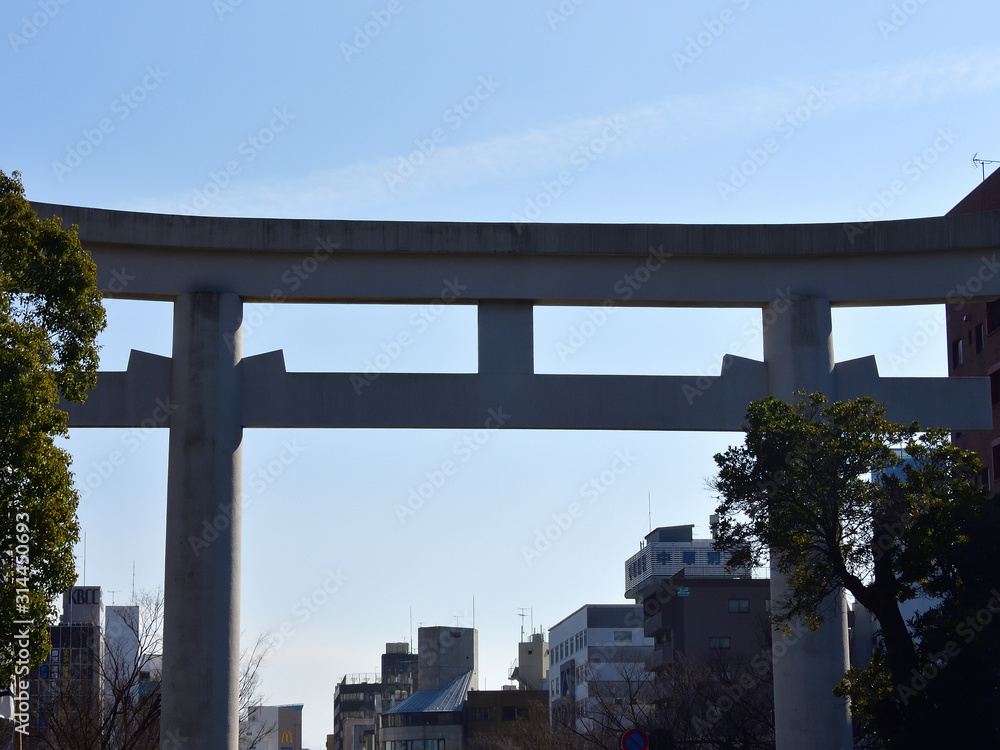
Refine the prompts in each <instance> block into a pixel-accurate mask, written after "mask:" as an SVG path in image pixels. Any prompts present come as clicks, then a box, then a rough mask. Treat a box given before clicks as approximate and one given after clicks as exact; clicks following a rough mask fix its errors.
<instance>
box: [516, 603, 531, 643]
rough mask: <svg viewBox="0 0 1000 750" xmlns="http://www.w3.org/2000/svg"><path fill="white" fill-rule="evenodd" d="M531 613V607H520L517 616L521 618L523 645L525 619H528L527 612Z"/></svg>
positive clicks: (522, 639) (522, 641) (522, 640)
mask: <svg viewBox="0 0 1000 750" xmlns="http://www.w3.org/2000/svg"><path fill="white" fill-rule="evenodd" d="M529 611H530V608H529V607H518V608H517V616H518V617H520V618H521V643H524V618H525V617H527V616H528V615H527V612H529Z"/></svg>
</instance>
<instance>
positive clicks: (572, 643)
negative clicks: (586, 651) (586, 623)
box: [549, 630, 587, 665]
mask: <svg viewBox="0 0 1000 750" xmlns="http://www.w3.org/2000/svg"><path fill="white" fill-rule="evenodd" d="M586 647H587V631H586V630H581V631H580V632H579V633H576V634H575V635H573V636H571V637H569V638H567V639H566V640H564V641H563V642H562V643H560V644H559V645H557V646H552V647H551V648H550V649H549V665H552V664H558V663H559V662H561V661H562V660H563V659H568V658H569V656H570V654H575V653H576V652H577V651H579V650H580V649H581V648H586Z"/></svg>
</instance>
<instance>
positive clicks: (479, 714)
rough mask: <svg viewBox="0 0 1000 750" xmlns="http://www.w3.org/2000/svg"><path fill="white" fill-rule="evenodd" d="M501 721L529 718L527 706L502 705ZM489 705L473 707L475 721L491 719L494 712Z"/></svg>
mask: <svg viewBox="0 0 1000 750" xmlns="http://www.w3.org/2000/svg"><path fill="white" fill-rule="evenodd" d="M499 708H500V721H515V720H518V719H527V718H528V707H527V706H500V707H499ZM493 710H494V709H493V708H490V707H489V706H479V707H477V708H474V709H472V720H473V721H489V720H490V718H491V715H492V713H493Z"/></svg>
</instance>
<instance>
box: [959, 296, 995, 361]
mask: <svg viewBox="0 0 1000 750" xmlns="http://www.w3.org/2000/svg"><path fill="white" fill-rule="evenodd" d="M998 302H1000V300H998ZM998 302H994V303H992V305H994V306H996V305H997V304H998ZM995 314H996V313H991V314H989V315H988V316H987V321H993V322H994V323H996V322H997V321H996V320H995V318H994V315H995ZM995 328H996V325H993V326H991V328H990V331H991V332H992V331H993V330H995ZM973 344H975V347H976V354H979V353H980V352H981V351H982V350H983V348H984V347H985V346H986V331H985V329H984V328H983V324H982V323H980V324H979V325H977V326H976V327H975V328H974V329H973V330H971V331H969V346H972V345H973ZM964 362H965V341H964V339H960V338H958V339H955V340H954V341H952V342H951V369H953V370H954V369H955V368H956V367H960V366H961V365H962V364H963V363H964Z"/></svg>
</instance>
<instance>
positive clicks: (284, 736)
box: [281, 729, 295, 745]
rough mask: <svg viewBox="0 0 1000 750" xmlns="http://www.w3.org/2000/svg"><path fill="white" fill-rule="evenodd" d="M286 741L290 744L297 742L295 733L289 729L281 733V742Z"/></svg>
mask: <svg viewBox="0 0 1000 750" xmlns="http://www.w3.org/2000/svg"><path fill="white" fill-rule="evenodd" d="M286 742H287V743H288V744H290V745H294V744H295V735H294V734H293V733H292V732H290V731H288V730H287V729H286V730H285V731H284V732H282V733H281V744H282V745H284V744H285V743H286Z"/></svg>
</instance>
